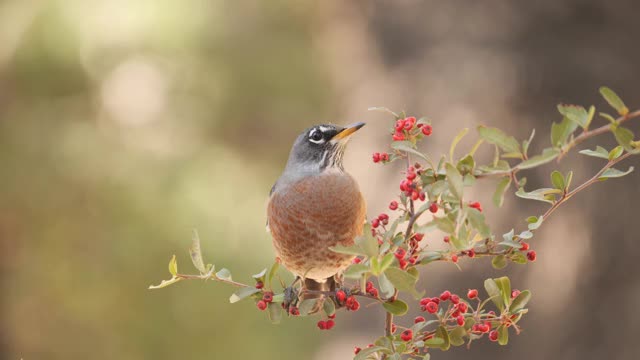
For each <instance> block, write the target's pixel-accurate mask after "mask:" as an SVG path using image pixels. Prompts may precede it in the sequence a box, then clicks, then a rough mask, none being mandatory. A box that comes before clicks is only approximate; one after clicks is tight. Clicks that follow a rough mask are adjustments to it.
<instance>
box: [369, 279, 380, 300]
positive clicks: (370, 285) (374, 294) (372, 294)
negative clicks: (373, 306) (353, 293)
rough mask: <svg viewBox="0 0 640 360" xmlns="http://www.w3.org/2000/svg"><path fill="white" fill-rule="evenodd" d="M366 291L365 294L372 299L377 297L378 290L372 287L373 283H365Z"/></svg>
mask: <svg viewBox="0 0 640 360" xmlns="http://www.w3.org/2000/svg"><path fill="white" fill-rule="evenodd" d="M366 291H367V294H369V295H371V296H373V297H378V289H376V287H375V286H373V283H372V282H371V281H367V285H366Z"/></svg>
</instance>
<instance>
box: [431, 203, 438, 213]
mask: <svg viewBox="0 0 640 360" xmlns="http://www.w3.org/2000/svg"><path fill="white" fill-rule="evenodd" d="M429 211H431V212H432V213H433V214H435V213H437V212H438V204H436V203H434V202H433V203H431V205H430V206H429Z"/></svg>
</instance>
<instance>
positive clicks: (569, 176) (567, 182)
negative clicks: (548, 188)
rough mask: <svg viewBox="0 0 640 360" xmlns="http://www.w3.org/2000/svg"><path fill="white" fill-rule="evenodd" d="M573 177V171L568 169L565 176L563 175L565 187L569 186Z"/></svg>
mask: <svg viewBox="0 0 640 360" xmlns="http://www.w3.org/2000/svg"><path fill="white" fill-rule="evenodd" d="M572 179H573V171H569V172H568V173H567V176H565V177H564V187H565V189H567V190H569V187H570V186H571V180H572Z"/></svg>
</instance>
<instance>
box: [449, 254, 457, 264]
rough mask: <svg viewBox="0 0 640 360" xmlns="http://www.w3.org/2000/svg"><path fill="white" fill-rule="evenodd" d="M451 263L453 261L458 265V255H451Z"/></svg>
mask: <svg viewBox="0 0 640 360" xmlns="http://www.w3.org/2000/svg"><path fill="white" fill-rule="evenodd" d="M451 261H453V262H454V263H457V262H458V255H456V254H453V255H451Z"/></svg>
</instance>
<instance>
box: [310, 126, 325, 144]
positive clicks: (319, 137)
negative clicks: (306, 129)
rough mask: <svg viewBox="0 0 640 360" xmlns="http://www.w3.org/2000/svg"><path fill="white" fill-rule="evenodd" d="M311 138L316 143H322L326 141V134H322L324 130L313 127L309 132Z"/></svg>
mask: <svg viewBox="0 0 640 360" xmlns="http://www.w3.org/2000/svg"><path fill="white" fill-rule="evenodd" d="M309 140H310V141H312V142H314V143H316V144H320V143H323V142H324V135H323V134H322V132H321V131H320V130H318V129H313V130H311V132H310V133H309Z"/></svg>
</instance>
